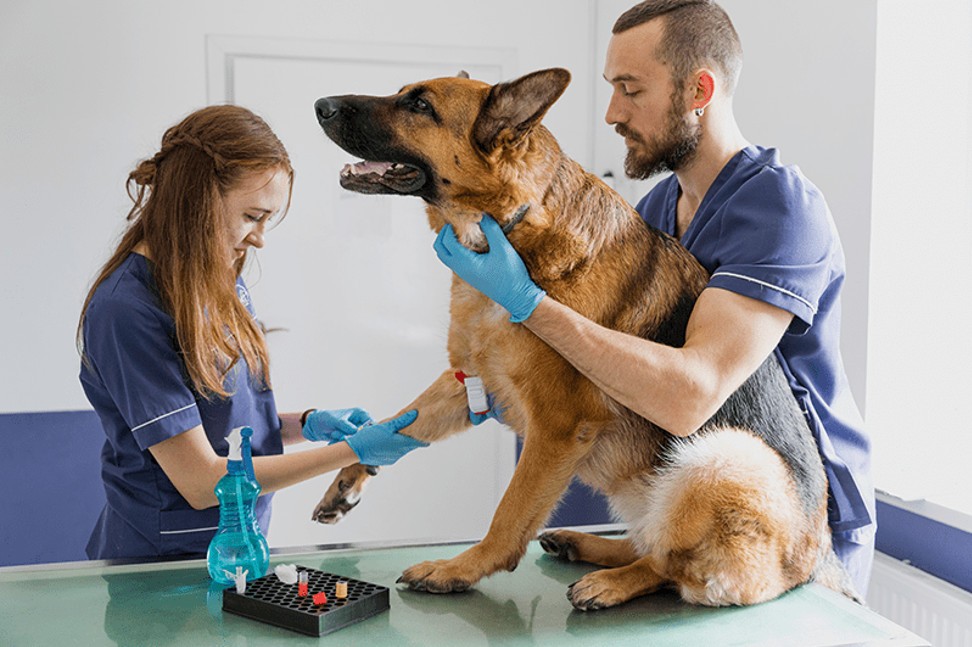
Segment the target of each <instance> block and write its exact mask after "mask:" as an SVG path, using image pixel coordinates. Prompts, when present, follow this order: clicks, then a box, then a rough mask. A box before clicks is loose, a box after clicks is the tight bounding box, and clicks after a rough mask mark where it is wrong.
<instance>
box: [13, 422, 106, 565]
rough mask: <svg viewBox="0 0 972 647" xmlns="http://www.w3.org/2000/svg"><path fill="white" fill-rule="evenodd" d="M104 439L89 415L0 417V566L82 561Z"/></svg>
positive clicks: (98, 505) (98, 489)
mask: <svg viewBox="0 0 972 647" xmlns="http://www.w3.org/2000/svg"><path fill="white" fill-rule="evenodd" d="M104 441H105V434H104V432H103V431H102V430H101V423H100V422H99V420H98V417H97V416H96V415H95V413H94V412H93V411H60V412H55V413H12V414H0V515H2V518H0V566H12V565H18V564H38V563H45V562H64V561H77V560H83V559H87V556H86V555H85V554H84V546H85V544H86V543H87V541H88V536H89V535H90V534H91V529H92V528H93V527H94V524H95V521H97V519H98V515H99V514H100V513H101V509H102V507H103V506H104V504H105V490H104V486H103V485H102V482H101V462H100V455H101V447H102V445H103V444H104Z"/></svg>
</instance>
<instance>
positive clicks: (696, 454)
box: [315, 70, 847, 609]
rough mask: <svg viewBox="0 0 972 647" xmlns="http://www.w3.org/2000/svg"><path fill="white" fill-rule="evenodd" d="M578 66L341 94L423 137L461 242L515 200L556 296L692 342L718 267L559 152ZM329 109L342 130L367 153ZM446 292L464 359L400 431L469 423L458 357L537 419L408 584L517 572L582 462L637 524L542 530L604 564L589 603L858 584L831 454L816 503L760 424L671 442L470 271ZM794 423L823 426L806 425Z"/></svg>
mask: <svg viewBox="0 0 972 647" xmlns="http://www.w3.org/2000/svg"><path fill="white" fill-rule="evenodd" d="M568 81H569V74H568V73H567V72H566V71H564V70H546V71H543V72H538V73H535V74H532V75H527V76H525V77H523V78H521V79H518V80H516V81H514V82H511V83H507V84H499V85H497V86H490V85H488V84H486V83H482V82H479V81H474V80H469V79H466V78H444V79H434V80H430V81H425V82H422V83H419V84H414V85H410V86H406V87H405V88H403V89H402V90H401V91H400V92H399V93H398V94H396V95H393V96H391V97H386V98H377V97H337V98H334V101H333V105H334V106H346V105H354V106H355V111H362V110H366V111H367V112H368V115H367V119H368V121H367V122H366V123H365V124H364V125H362V124H358V122H354V123H355V124H357V125H356V126H355V128H363V127H365V126H367V127H371V126H374V125H377V126H379V127H380V128H381V129H382V135H381V138H384V139H389V140H391V144H390V147H391V148H392V149H394V150H407V151H408V152H409V154H411V153H413V152H414V153H415V155H417V156H418V157H419V159H421V161H422V163H423V164H424V165H426V166H427V169H428V170H429V171H431V173H429V175H430V176H431V177H430V178H429V179H428V182H434V183H435V185H434V191H431V192H430V193H426V194H425V195H424V196H423V197H425V199H426V201H427V203H428V206H427V212H428V218H429V223H430V225H431V227H432V229H433V230H434V231H439V230H440V229H441V228H442V227H443V226H444V225H445V224H446V223H450V224H451V225H452V226H453V227H454V229H455V231H456V233H457V236H458V238H459V240H460V241H461V242H462V243H463V244H465V245H466V246H468V247H470V248H472V249H476V250H479V251H482V250H484V249H485V248H486V243H485V238H484V236H483V234H482V231H481V230H480V229H479V227H478V222H479V219H480V217H481V214H482V213H483V212H487V213H490V214H494V216H495V217H496V219H497V220H498V221H499V222H500V224H504V223H506V222H507V221H508V220H509V219H510V218H511V217H512V215H513V214H514V213H515V212H516V210H517V209H518V207H519V206H520V205H525V204H527V205H530V208H529V210H528V211H527V213H526V216H525V218H524V219H523V221H522V222H521V223H519V224H517V225H516V226H515V227H514V228H513V229H512V230H511V231H510V233H509V235H508V238H509V240H510V242H511V243H512V245H513V246H514V247H515V248H516V249H517V251H518V252H519V253H520V255H521V256H522V258H523V259H524V262H525V264H526V265H527V267H528V268H529V270H530V273H531V276H532V277H533V279H534V280H535V281H536V282H537V283H538V284H539V285H540V286H542V287H543V289H545V290H546V292H547V294H548V295H549V296H550V297H551V298H553V299H556V300H557V301H559V302H561V303H563V304H564V305H567V306H569V307H570V308H573V309H574V310H576V311H577V312H579V313H580V314H582V315H584V316H585V317H588V318H589V319H591V320H593V321H595V322H598V323H600V324H602V325H604V326H606V327H609V328H612V329H615V330H619V331H623V332H626V333H630V334H631V335H634V336H637V337H642V338H650V339H656V340H659V341H661V342H663V343H669V344H672V345H680V344H681V343H682V341H683V336H684V329H685V323H686V321H687V316H688V313H689V311H690V309H691V305H692V303H693V302H694V300H695V298H696V297H697V296H698V294H699V293H700V292H701V290H702V289H703V288H704V287H705V285H706V282H707V275H706V273H705V271H704V270H703V269H702V268H701V267H700V266H699V264H698V263H697V262H696V261H695V259H694V258H693V257H692V256H691V255H690V254H689V253H688V252H687V251H686V250H684V248H682V247H681V246H680V245H678V244H677V242H676V241H674V240H673V239H671V238H670V237H668V236H666V235H664V234H662V233H660V232H658V231H655V230H652V229H650V228H648V227H647V226H645V225H644V223H643V222H642V221H641V219H640V218H639V216H638V215H637V214H636V213H635V212H634V210H633V209H632V208H631V207H630V206H629V205H628V204H627V203H625V202H624V200H623V199H621V198H620V197H619V196H618V195H617V194H615V193H614V192H613V191H612V190H611V189H609V188H608V187H607V186H606V185H605V184H604V183H603V182H601V181H600V180H599V179H597V178H596V177H594V176H592V175H591V174H589V173H587V172H585V171H584V170H583V169H582V168H581V167H580V166H579V165H578V164H577V163H576V162H574V161H573V160H571V159H569V158H568V157H567V156H565V155H564V154H563V152H562V151H561V150H560V148H559V146H558V145H557V143H556V141H555V140H554V137H553V136H552V135H551V134H550V132H549V131H548V130H547V129H546V128H545V127H543V126H542V125H540V123H539V122H540V119H541V118H542V117H543V115H544V114H545V113H546V110H547V109H548V108H549V106H550V105H551V104H552V103H553V102H554V101H555V100H556V99H557V98H558V97H559V96H560V94H561V93H562V92H563V90H564V89H565V88H566V85H567V83H568ZM412 96H418V97H421V98H422V100H423V101H425V102H426V105H431V106H432V108H433V109H434V117H435V118H430V114H428V113H424V112H421V111H416V110H415V109H413V108H412V107H411V106H410V105H409V104H408V103H407V100H408V97H412ZM322 101H323V100H322ZM328 105H331V104H328ZM403 108H404V109H403ZM334 109H335V110H336V109H337V108H334ZM342 109H343V108H342ZM351 112H352V111H349V114H350V113H351ZM330 114H331V117H330V118H331V119H336V118H343V117H342V116H341V115H334V114H333V113H330ZM355 118H356V119H357V118H358V116H357V115H355ZM349 119H350V117H349ZM322 124H325V120H324V119H322ZM329 126H330V124H327V125H324V128H325V131H327V132H328V134H329V135H330V136H331V137H332V138H333V139H335V141H337V142H338V143H339V144H342V145H344V146H345V147H346V148H348V150H351V152H353V153H355V154H358V155H365V154H366V153H362V152H358V151H356V150H354V146H351V145H349V144H347V142H345V141H342V140H344V139H347V137H345V135H343V134H341V133H339V132H338V131H337V130H336V129H337V126H334V127H333V128H332V130H333V132H332V130H329ZM342 127H344V126H342ZM347 127H348V128H350V127H351V126H347ZM379 139H380V138H379ZM370 159H372V160H374V161H379V160H377V159H376V158H374V157H372V158H370ZM389 161H397V160H389ZM425 190H429V188H428V186H426V188H425ZM386 192H390V191H386ZM451 297H452V300H451V308H450V311H451V323H450V327H449V339H448V353H449V360H450V364H451V365H450V366H449V367H448V368H447V369H446V370H445V371H443V373H442V375H441V376H440V377H439V378H438V379H437V380H436V381H435V382H433V383H432V384H431V385H430V386H429V387H428V388H427V389H426V390H425V391H424V392H422V394H421V395H419V396H418V397H417V398H416V399H415V400H414V401H413V402H411V403H409V404H408V405H407V406H406V407H404V408H403V409H402V411H406V410H409V409H418V411H419V416H418V419H417V421H416V422H415V423H414V424H412V425H411V426H410V427H408V428H407V429H406V430H405V432H404V433H407V434H408V435H410V436H414V437H415V438H418V439H421V440H423V441H426V442H435V441H438V440H441V439H443V438H446V437H448V436H450V435H452V434H455V433H458V432H460V431H463V430H465V429H467V428H468V427H469V426H470V423H469V419H468V409H467V404H466V396H465V391H464V388H463V386H462V384H460V383H459V382H458V381H457V380H456V378H455V376H454V373H455V372H456V371H458V370H461V371H463V372H465V373H466V374H469V375H478V376H480V377H481V378H482V379H483V382H484V384H485V385H486V388H487V389H488V391H489V392H490V393H491V394H492V395H493V396H494V398H495V399H496V400H497V401H498V402H500V403H502V405H503V406H504V407H505V410H504V413H503V417H504V422H505V423H506V424H507V425H508V426H509V427H510V428H511V429H513V430H514V431H516V432H517V433H519V434H521V435H522V436H523V439H524V444H523V452H522V455H521V457H520V460H519V463H518V465H517V467H516V470H515V473H514V476H513V479H512V480H511V482H510V484H509V487H508V489H507V491H506V493H505V495H504V496H503V499H502V501H501V502H500V504H499V506H498V508H497V510H496V513H495V516H494V518H493V522H492V524H491V525H490V528H489V531H488V533H487V534H486V536H485V537H484V538H483V540H482V541H481V542H480V543H478V544H476V545H475V546H473V547H471V548H470V549H468V550H467V551H465V552H464V553H462V554H460V555H459V556H457V557H455V558H453V559H449V560H441V561H436V562H426V563H422V564H418V565H415V566H413V567H411V568H409V569H407V570H406V571H405V572H404V574H403V575H402V579H401V581H404V582H406V583H407V584H408V585H409V586H410V587H412V588H414V589H419V590H426V591H432V592H449V591H460V590H464V589H466V588H467V587H469V586H472V585H473V584H475V583H476V582H477V581H478V580H479V579H481V578H483V577H486V576H488V575H490V574H492V573H494V572H496V571H499V570H512V569H513V568H515V567H516V565H517V563H518V562H519V560H520V559H521V557H522V556H523V554H524V551H525V549H526V546H527V544H528V542H529V541H530V540H531V539H533V538H535V537H536V536H537V533H538V531H539V530H540V529H541V528H542V527H543V525H544V523H545V521H546V519H547V518H548V516H549V514H550V513H551V511H552V510H553V508H554V506H555V505H556V503H557V501H558V499H559V498H560V496H561V495H562V494H563V492H564V491H565V490H566V489H567V487H568V485H569V483H570V480H571V478H572V477H573V476H574V475H575V474H576V475H578V476H579V477H580V478H581V479H582V480H583V481H585V482H586V483H588V484H590V485H591V486H592V487H594V488H596V489H597V490H600V491H602V492H604V493H605V494H606V495H607V496H608V497H609V500H610V501H611V505H612V508H613V510H614V512H615V513H616V514H617V515H618V516H619V517H620V518H621V519H623V520H624V521H625V522H626V523H627V524H628V525H629V527H630V531H629V533H628V535H627V536H626V537H625V538H624V539H606V538H601V537H596V536H591V535H586V534H583V533H577V532H569V531H556V532H553V533H546V534H544V535H543V536H542V537H541V540H542V543H543V545H544V548H545V549H546V550H547V551H548V552H552V553H554V554H557V555H560V556H561V557H564V558H566V559H571V560H582V561H587V562H592V563H595V564H600V565H602V566H605V567H607V568H606V569H604V570H599V571H595V572H593V573H590V574H589V575H587V576H585V577H584V578H582V579H581V580H580V581H579V582H577V583H575V584H574V585H572V586H571V589H570V591H569V596H570V598H571V601H572V602H573V604H574V605H575V606H576V607H578V608H581V609H593V608H600V607H606V606H612V605H616V604H619V603H622V602H624V601H626V600H629V599H631V598H633V597H635V596H639V595H642V594H645V593H648V592H650V591H653V590H655V589H657V588H658V587H659V586H661V585H663V584H673V585H674V586H676V587H677V588H678V590H679V591H680V593H681V595H682V596H683V597H684V598H685V599H686V600H688V601H691V602H696V603H700V604H707V605H726V604H752V603H757V602H761V601H764V600H769V599H771V598H774V597H776V596H778V595H779V594H781V593H782V592H784V591H786V590H788V589H790V588H792V587H794V586H797V585H799V584H801V583H804V582H806V581H808V580H809V579H811V576H813V575H814V574H815V572H816V575H817V577H818V579H821V580H822V581H825V583H827V584H828V585H829V586H832V587H833V588H837V589H838V590H847V589H846V586H845V583H844V582H843V580H842V579H841V577H840V574H839V573H837V572H836V571H834V564H835V560H834V559H833V558H832V551H831V548H830V535H829V530H828V527H827V517H826V488H825V480H824V477H823V472H822V467H821V466H820V464H819V458H817V464H816V465H813V466H812V468H811V469H810V474H811V476H812V479H813V480H814V483H815V484H814V485H813V486H812V488H814V494H813V496H812V497H810V500H809V501H808V500H807V497H806V496H803V497H801V495H800V493H799V492H798V489H799V488H798V486H797V482H796V480H795V478H796V477H795V475H794V471H793V469H791V467H790V466H789V465H788V463H787V462H786V461H785V460H783V458H782V457H781V455H780V454H779V453H778V452H777V451H775V450H773V449H772V448H771V447H770V446H769V445H768V444H767V443H766V442H764V440H762V439H761V438H760V437H759V436H758V435H756V434H755V433H754V431H753V430H752V429H748V428H739V427H733V426H729V425H709V426H708V427H704V428H703V430H701V431H700V432H698V433H697V434H695V435H694V436H693V437H691V438H690V439H687V440H678V439H675V438H674V437H673V436H671V435H669V434H667V433H666V432H665V431H664V430H662V429H659V428H658V427H656V426H655V425H653V424H652V423H650V422H648V421H646V420H645V419H643V418H641V417H639V416H637V415H636V414H634V413H633V412H631V411H630V410H628V409H626V408H625V407H623V406H621V405H620V404H618V403H617V402H616V401H614V400H612V399H611V398H609V397H607V396H606V395H605V394H604V393H603V392H602V391H601V390H599V389H598V388H597V387H596V386H595V385H594V384H593V383H592V382H590V381H589V380H588V379H586V378H585V377H584V376H582V375H581V374H580V373H579V372H578V371H577V370H576V369H575V368H574V367H573V366H571V365H570V364H569V363H568V362H567V361H566V360H565V359H564V358H563V357H561V356H560V355H559V354H557V353H556V352H554V351H553V350H552V349H551V348H550V347H548V346H547V345H546V344H545V343H544V342H542V341H541V340H540V339H539V338H537V337H536V336H534V335H533V334H532V333H531V332H530V331H529V330H527V329H526V328H525V327H523V326H520V325H516V324H512V323H510V322H509V321H508V317H509V315H508V313H507V312H506V311H505V310H504V309H503V308H501V307H500V306H499V305H497V304H495V303H493V302H492V301H490V300H489V299H488V298H487V297H485V296H484V295H483V294H481V293H479V292H478V291H476V290H475V289H473V288H472V287H470V286H469V285H468V284H466V283H465V282H463V281H462V280H460V279H459V278H457V277H453V282H452V288H451ZM784 386H785V385H784ZM788 393H789V392H788V390H787V394H788ZM790 399H791V400H792V398H790ZM787 406H795V404H792V403H791V405H787ZM797 415H798V414H797ZM794 433H805V434H807V435H809V431H808V430H806V429H805V427H804V429H803V430H802V431H801V430H797V431H796V432H794ZM809 442H811V443H812V440H810V441H809ZM812 452H813V456H814V457H816V453H815V450H812ZM367 478H369V475H368V474H367V473H365V471H364V470H363V468H361V467H360V466H355V467H352V468H348V469H346V470H343V471H342V472H341V474H340V475H339V476H338V478H337V479H336V481H335V485H332V487H331V488H330V490H329V491H328V493H326V495H325V497H324V499H323V500H322V502H321V504H320V505H319V506H318V509H317V510H316V511H315V516H316V517H317V518H318V519H320V520H322V521H324V520H326V521H335V520H337V519H338V518H340V514H334V512H333V511H334V510H335V501H336V500H338V499H340V494H341V492H340V491H339V490H341V488H338V487H337V484H338V483H339V482H343V483H344V486H343V490H341V491H345V492H346V491H348V490H349V488H350V489H352V490H355V491H359V490H360V487H361V486H363V483H364V482H365V481H366V480H367ZM821 483H824V487H823V488H822V489H821V487H820V484H821ZM349 484H350V485H349ZM329 514H330V517H328V515H329Z"/></svg>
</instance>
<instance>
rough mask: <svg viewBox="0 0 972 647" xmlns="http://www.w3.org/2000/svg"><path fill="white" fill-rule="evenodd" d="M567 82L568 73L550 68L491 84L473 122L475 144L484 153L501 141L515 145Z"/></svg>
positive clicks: (541, 115)
mask: <svg viewBox="0 0 972 647" xmlns="http://www.w3.org/2000/svg"><path fill="white" fill-rule="evenodd" d="M568 83H570V72H568V71H567V70H564V69H561V68H552V69H549V70H541V71H539V72H533V73H532V74H527V75H526V76H521V77H520V78H518V79H516V80H515V81H510V82H509V83H498V84H496V85H494V86H493V87H492V88H490V90H489V95H487V97H486V101H485V103H483V107H482V109H481V110H480V111H479V116H478V117H477V118H476V123H475V124H473V138H474V139H475V141H476V144H477V145H478V146H479V147H480V148H481V149H482V150H483V151H485V152H487V153H488V152H490V151H492V150H493V149H495V148H496V147H497V146H499V145H502V144H505V145H516V144H517V143H518V142H519V141H520V140H522V138H523V136H524V135H526V134H527V133H528V132H530V129H532V128H533V127H534V126H536V125H537V124H538V123H540V120H541V119H543V116H544V115H545V114H546V113H547V110H548V109H549V108H550V106H552V105H553V103H554V101H556V100H557V99H558V98H560V95H561V94H563V92H564V90H566V89H567V84H568Z"/></svg>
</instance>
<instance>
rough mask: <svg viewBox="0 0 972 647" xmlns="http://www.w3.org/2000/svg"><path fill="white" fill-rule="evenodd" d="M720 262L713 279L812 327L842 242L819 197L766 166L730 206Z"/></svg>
mask: <svg viewBox="0 0 972 647" xmlns="http://www.w3.org/2000/svg"><path fill="white" fill-rule="evenodd" d="M721 210H722V211H723V213H722V214H721V218H720V219H719V220H720V223H721V230H720V232H719V239H720V245H719V249H720V251H719V255H718V256H719V257H718V258H717V262H716V268H715V270H714V271H713V273H712V276H711V278H710V280H709V286H710V287H717V288H723V289H726V290H730V291H732V292H735V293H737V294H742V295H744V296H748V297H751V298H754V299H758V300H760V301H763V302H765V303H769V304H771V305H775V306H777V307H779V308H782V309H783V310H786V311H788V312H790V313H792V314H793V315H794V316H795V319H794V320H793V323H792V324H791V325H790V332H792V333H795V334H803V333H804V332H806V330H807V329H808V328H809V327H810V326H811V325H812V324H813V318H814V315H815V314H816V312H817V309H818V304H819V302H820V298H821V296H822V295H823V293H824V291H825V290H826V289H827V286H828V285H829V283H830V281H831V278H832V269H833V261H834V255H835V254H836V253H839V243H838V239H837V236H836V231H835V229H834V224H833V219H832V218H831V216H830V212H829V210H828V209H827V205H826V202H825V201H824V199H823V196H822V195H821V194H820V192H819V191H818V190H817V189H816V187H814V186H813V185H812V184H810V183H809V182H808V181H807V180H806V179H805V178H803V176H802V175H800V173H799V172H798V171H796V170H795V169H792V168H769V167H766V168H763V169H762V170H761V171H760V172H759V173H757V174H756V175H755V176H754V177H753V178H751V179H750V180H749V181H748V182H746V184H745V185H744V186H743V187H740V189H739V190H738V191H737V192H736V193H735V194H734V195H733V197H732V198H731V199H730V200H729V201H728V202H727V203H726V204H725V205H723V207H722V209H721Z"/></svg>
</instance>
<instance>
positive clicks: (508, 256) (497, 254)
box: [432, 213, 547, 323]
mask: <svg viewBox="0 0 972 647" xmlns="http://www.w3.org/2000/svg"><path fill="white" fill-rule="evenodd" d="M479 226H480V228H481V229H482V230H483V233H484V234H486V240H487V242H489V251H488V252H485V253H478V252H474V251H472V250H471V249H467V248H465V247H463V246H462V244H461V243H460V242H459V239H457V238H456V232H455V231H453V229H452V225H448V224H447V225H446V226H445V227H443V228H442V231H440V232H439V236H438V237H437V238H436V239H435V244H434V245H433V246H432V247H433V249H435V253H436V254H437V255H438V256H439V260H440V261H442V262H443V263H445V264H446V265H447V266H449V267H450V268H451V269H452V271H453V272H455V273H456V274H457V275H458V276H459V278H461V279H462V280H463V281H465V282H466V283H468V284H469V285H471V286H473V287H474V288H476V289H477V290H479V291H480V292H482V293H483V294H485V295H486V296H488V297H489V298H490V299H492V300H493V301H495V302H496V303H498V304H500V305H501V306H503V307H504V308H506V309H507V310H509V312H510V321H512V322H514V323H519V322H521V321H524V320H525V319H527V318H528V317H529V316H530V315H532V314H533V311H534V309H536V307H537V304H538V303H540V300H541V299H543V297H544V296H545V295H546V294H547V293H546V292H544V291H543V290H542V289H540V286H538V285H537V284H536V283H534V282H533V279H531V278H530V273H529V272H528V271H527V268H526V265H524V264H523V259H521V258H520V255H519V254H517V253H516V250H515V249H513V246H512V245H510V241H508V240H506V235H505V234H504V233H503V230H502V228H500V226H499V223H497V222H496V221H495V220H493V218H492V216H490V215H489V214H485V213H484V214H483V219H482V220H481V221H480V222H479Z"/></svg>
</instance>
